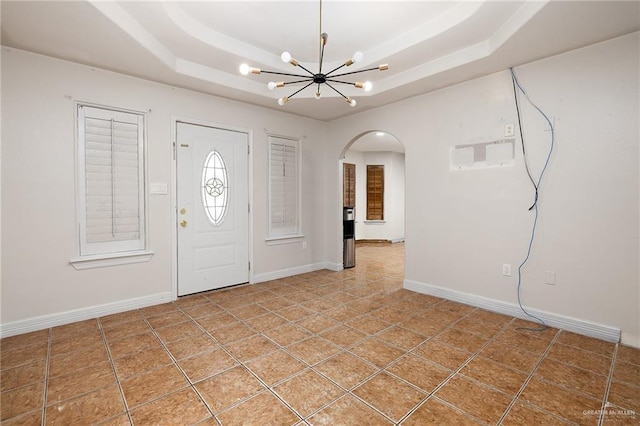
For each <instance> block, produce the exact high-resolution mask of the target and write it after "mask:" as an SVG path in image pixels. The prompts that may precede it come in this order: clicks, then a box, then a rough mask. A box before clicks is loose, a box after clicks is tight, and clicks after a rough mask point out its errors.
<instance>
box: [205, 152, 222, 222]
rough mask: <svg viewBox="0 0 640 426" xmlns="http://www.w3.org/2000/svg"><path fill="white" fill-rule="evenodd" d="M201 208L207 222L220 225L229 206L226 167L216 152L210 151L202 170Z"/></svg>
mask: <svg viewBox="0 0 640 426" xmlns="http://www.w3.org/2000/svg"><path fill="white" fill-rule="evenodd" d="M201 193H202V206H203V207H204V211H205V212H206V213H207V217H208V218H209V222H211V224H212V225H214V226H217V225H220V224H221V223H222V221H223V220H224V217H225V215H226V213H227V207H228V205H229V179H228V176H227V166H226V164H225V163H224V159H223V158H222V156H221V155H220V153H219V152H218V151H215V150H214V151H211V152H210V153H209V155H207V158H206V160H204V166H203V168H202V191H201Z"/></svg>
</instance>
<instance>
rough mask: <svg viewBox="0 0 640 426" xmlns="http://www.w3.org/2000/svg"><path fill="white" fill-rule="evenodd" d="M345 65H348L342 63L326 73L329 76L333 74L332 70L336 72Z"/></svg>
mask: <svg viewBox="0 0 640 426" xmlns="http://www.w3.org/2000/svg"><path fill="white" fill-rule="evenodd" d="M345 65H346V64H342V65H340V66H339V67H336V68H334V69H332V70H331V71H329V72H328V73H326V74H325V77H328V76H329V74H331V73H332V72H336V71H338V70H339V69H340V68H342V67H344V66H345Z"/></svg>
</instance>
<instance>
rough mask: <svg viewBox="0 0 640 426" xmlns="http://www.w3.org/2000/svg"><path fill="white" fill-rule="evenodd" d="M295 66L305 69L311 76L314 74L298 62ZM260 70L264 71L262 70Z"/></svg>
mask: <svg viewBox="0 0 640 426" xmlns="http://www.w3.org/2000/svg"><path fill="white" fill-rule="evenodd" d="M297 66H299V67H300V68H302V69H303V70H305V71H306V72H308V73H309V74H311V76H314V75H315V74H314V73H312V72H311V71H309V70H308V69H306V68H305V67H303V66H302V65H300V64H298V65H297ZM262 72H264V71H262ZM300 77H302V76H300Z"/></svg>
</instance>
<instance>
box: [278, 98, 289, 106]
mask: <svg viewBox="0 0 640 426" xmlns="http://www.w3.org/2000/svg"><path fill="white" fill-rule="evenodd" d="M288 100H289V98H288V97H286V96H283V97H281V98H280V99H278V105H280V106H282V105H284V103H285V102H287V101H288Z"/></svg>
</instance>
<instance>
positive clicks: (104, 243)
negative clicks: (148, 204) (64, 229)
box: [78, 105, 145, 256]
mask: <svg viewBox="0 0 640 426" xmlns="http://www.w3.org/2000/svg"><path fill="white" fill-rule="evenodd" d="M143 132H144V116H143V115H142V114H136V113H131V112H126V111H117V110H111V109H106V108H96V107H90V106H86V105H78V172H79V173H78V179H79V181H78V189H79V203H78V204H79V212H78V216H79V219H80V220H79V222H80V223H79V229H80V255H81V256H91V255H100V254H113V253H121V252H130V251H137V250H144V249H145V223H144V220H145V214H144V213H145V212H144V210H145V204H144V199H145V197H144V157H143V147H144V133H143Z"/></svg>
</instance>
